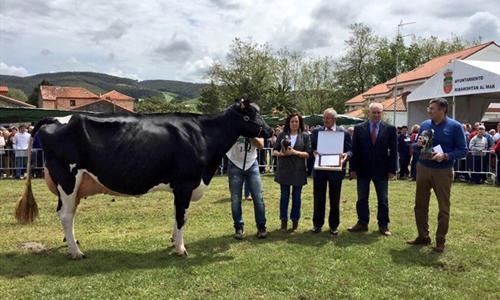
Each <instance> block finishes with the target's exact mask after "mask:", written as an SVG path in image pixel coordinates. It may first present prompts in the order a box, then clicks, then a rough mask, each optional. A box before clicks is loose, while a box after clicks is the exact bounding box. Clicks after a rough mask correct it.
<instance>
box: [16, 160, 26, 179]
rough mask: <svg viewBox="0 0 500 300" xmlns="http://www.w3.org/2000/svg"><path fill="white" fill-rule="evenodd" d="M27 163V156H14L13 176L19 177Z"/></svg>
mask: <svg viewBox="0 0 500 300" xmlns="http://www.w3.org/2000/svg"><path fill="white" fill-rule="evenodd" d="M27 165H28V157H26V156H16V169H15V170H14V177H15V178H19V177H21V175H23V173H24V171H26V166H27Z"/></svg>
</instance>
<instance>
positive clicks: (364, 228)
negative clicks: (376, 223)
mask: <svg viewBox="0 0 500 300" xmlns="http://www.w3.org/2000/svg"><path fill="white" fill-rule="evenodd" d="M347 231H350V232H361V231H368V225H362V224H359V223H356V225H354V226H352V227H349V228H347Z"/></svg>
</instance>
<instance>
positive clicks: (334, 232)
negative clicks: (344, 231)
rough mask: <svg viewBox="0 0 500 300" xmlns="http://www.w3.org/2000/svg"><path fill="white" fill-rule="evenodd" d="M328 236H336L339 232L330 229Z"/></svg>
mask: <svg viewBox="0 0 500 300" xmlns="http://www.w3.org/2000/svg"><path fill="white" fill-rule="evenodd" d="M330 234H331V235H338V234H339V231H338V230H337V229H330Z"/></svg>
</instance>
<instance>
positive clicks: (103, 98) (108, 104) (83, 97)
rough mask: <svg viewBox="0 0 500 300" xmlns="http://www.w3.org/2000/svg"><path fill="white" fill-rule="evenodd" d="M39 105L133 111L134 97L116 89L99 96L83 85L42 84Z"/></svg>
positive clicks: (72, 108)
mask: <svg viewBox="0 0 500 300" xmlns="http://www.w3.org/2000/svg"><path fill="white" fill-rule="evenodd" d="M38 106H39V107H41V108H49V109H65V110H80V111H96V112H133V111H134V98H132V97H129V96H126V95H123V94H121V93H119V92H117V91H115V90H112V91H110V92H107V93H105V94H102V95H99V96H97V95H96V94H94V93H92V92H90V91H88V90H87V89H85V88H82V87H68V86H40V93H39V95H38Z"/></svg>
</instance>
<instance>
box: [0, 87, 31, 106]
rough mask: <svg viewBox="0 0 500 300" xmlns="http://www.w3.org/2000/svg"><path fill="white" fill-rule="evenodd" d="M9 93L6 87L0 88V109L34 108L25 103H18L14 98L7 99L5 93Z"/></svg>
mask: <svg viewBox="0 0 500 300" xmlns="http://www.w3.org/2000/svg"><path fill="white" fill-rule="evenodd" d="M8 92H9V88H8V87H6V86H0V107H10V108H16V107H30V108H35V106H34V105H31V104H29V103H26V102H24V101H20V100H17V99H14V98H10V97H7V96H6V95H7V93H8Z"/></svg>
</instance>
